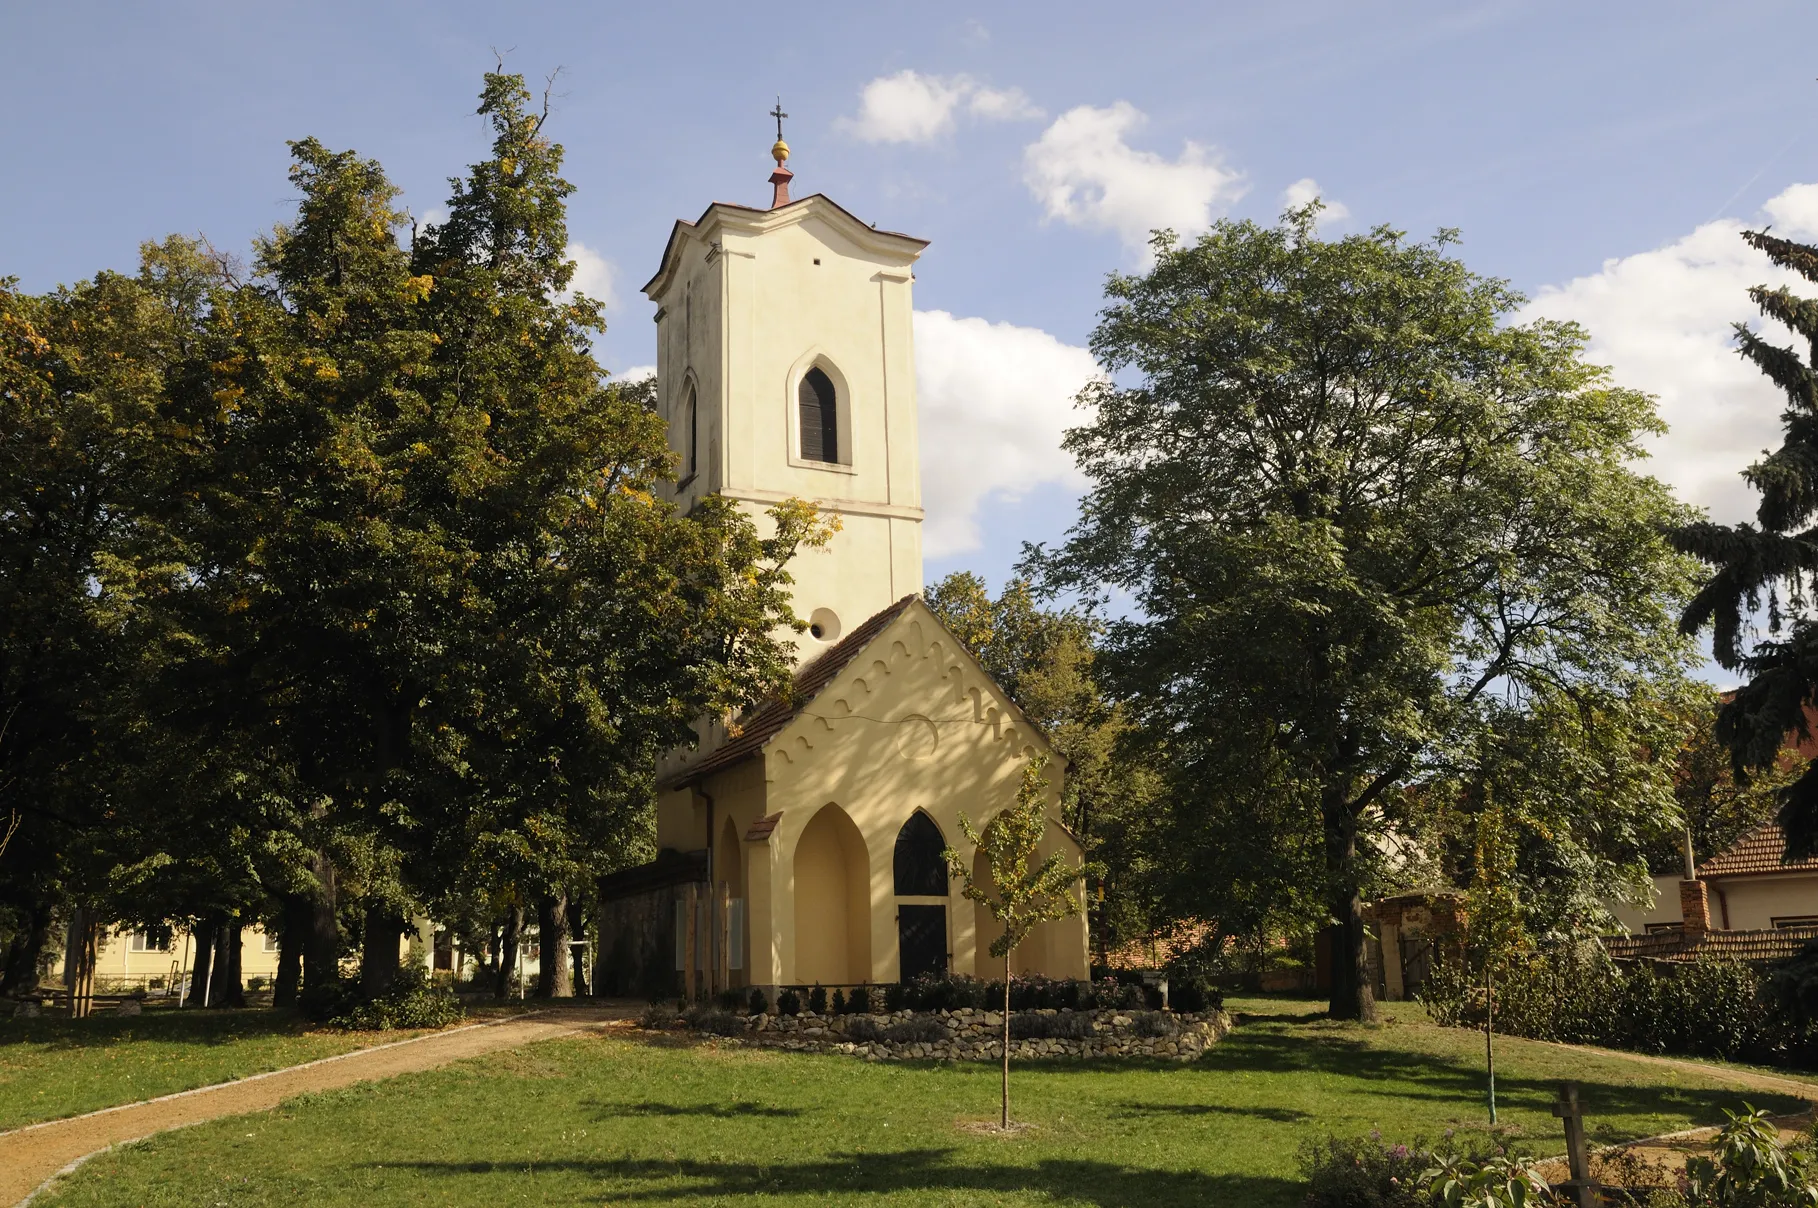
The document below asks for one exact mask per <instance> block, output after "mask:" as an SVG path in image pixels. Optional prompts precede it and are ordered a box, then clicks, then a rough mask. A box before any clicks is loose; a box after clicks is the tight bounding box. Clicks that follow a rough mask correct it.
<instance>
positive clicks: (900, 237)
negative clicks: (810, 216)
mask: <svg viewBox="0 0 1818 1208" xmlns="http://www.w3.org/2000/svg"><path fill="white" fill-rule="evenodd" d="M821 206H825V207H827V208H829V209H831V210H832V211H833V212H834V214H835V216H837V217H838V218H839V219H841V220H843V221H842V223H841V225H844V226H846V227H848V229H849V230H850V231H851V232H852V233H853V234H855V235H858V236H860V237H867V236H868V237H871V238H874V239H881V240H885V241H901V242H902V243H906V244H908V245H910V246H909V247H908V248H905V249H903V250H904V251H907V252H908V253H909V254H910V258H911V259H913V258H914V256H915V255H917V254H919V253H920V252H921V250H922V249H923V248H925V247H927V246H928V241H927V240H926V239H918V238H916V237H915V236H914V235H905V234H904V233H903V232H901V231H883V230H879V229H878V228H877V227H875V226H872V225H871V224H869V223H867V222H866V221H865V220H864V219H862V218H860V217H859V216H858V215H857V214H854V213H853V212H852V211H851V210H848V209H847V208H846V207H845V206H842V205H841V204H840V203H839V202H837V201H835V200H833V198H831V197H829V196H827V195H826V194H825V193H811V194H809V195H808V196H807V197H802V198H798V199H796V200H795V201H792V202H789V203H788V204H787V205H781V206H777V207H776V208H775V209H764V208H762V207H760V206H745V205H740V204H738V203H737V202H733V201H716V202H714V203H713V204H712V205H710V206H708V207H707V208H706V209H705V210H702V211H701V216H700V217H699V218H697V219H695V220H694V221H693V222H689V221H688V220H687V219H686V218H678V219H676V222H675V225H674V226H673V227H671V228H670V229H669V242H668V243H665V244H664V245H663V258H662V260H660V261H658V264H657V271H656V273H655V275H654V276H652V277H651V278H650V280H648V281H646V282H644V286H643V290H642V292H643V293H644V294H645V295H650V291H651V290H652V289H654V288H655V287H656V284H657V282H659V281H661V280H662V279H663V274H665V273H666V272H668V271H669V262H670V257H671V256H673V255H674V253H675V248H676V244H677V243H678V242H679V241H680V240H681V238H682V235H683V233H684V232H687V231H693V230H697V229H699V228H700V227H703V226H706V225H707V223H708V220H709V219H711V218H713V217H714V215H715V212H716V211H717V212H722V213H724V214H726V215H727V216H728V217H736V218H740V219H743V220H745V221H746V222H751V223H756V222H761V221H763V220H764V219H766V218H768V217H770V216H771V215H773V214H774V215H781V216H784V217H785V218H787V219H789V220H794V219H795V218H797V217H798V216H800V215H802V214H806V213H807V212H808V211H809V210H810V209H813V208H817V207H821ZM791 211H794V213H791Z"/></svg>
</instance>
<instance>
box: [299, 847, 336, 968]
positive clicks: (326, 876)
mask: <svg viewBox="0 0 1818 1208" xmlns="http://www.w3.org/2000/svg"><path fill="white" fill-rule="evenodd" d="M309 871H310V872H311V873H313V874H314V875H315V878H316V887H315V890H314V891H313V892H312V893H310V894H309V895H308V902H309V906H308V909H309V923H308V927H307V929H306V934H305V936H304V940H303V992H304V993H305V994H309V993H312V992H314V993H323V992H326V991H327V990H328V989H329V987H331V986H333V985H334V984H335V983H336V982H338V981H340V980H341V925H340V923H339V922H338V921H337V920H336V918H335V910H336V905H337V903H336V896H337V886H336V884H335V866H334V862H333V861H332V860H330V859H329V858H328V853H327V852H320V851H319V852H313V853H311V855H310V859H309Z"/></svg>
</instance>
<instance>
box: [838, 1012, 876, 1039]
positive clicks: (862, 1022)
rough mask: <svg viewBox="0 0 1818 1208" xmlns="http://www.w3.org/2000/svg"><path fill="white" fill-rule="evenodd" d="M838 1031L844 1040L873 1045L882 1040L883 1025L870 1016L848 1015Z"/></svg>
mask: <svg viewBox="0 0 1818 1208" xmlns="http://www.w3.org/2000/svg"><path fill="white" fill-rule="evenodd" d="M840 1030H841V1031H842V1032H844V1033H845V1035H846V1039H848V1040H852V1041H857V1042H858V1043H860V1044H875V1043H876V1042H878V1041H880V1040H882V1039H883V1038H884V1025H883V1024H881V1023H879V1022H878V1021H877V1020H876V1019H875V1018H874V1017H873V1016H871V1015H849V1016H847V1017H846V1024H845V1026H844V1027H843V1028H841V1029H840Z"/></svg>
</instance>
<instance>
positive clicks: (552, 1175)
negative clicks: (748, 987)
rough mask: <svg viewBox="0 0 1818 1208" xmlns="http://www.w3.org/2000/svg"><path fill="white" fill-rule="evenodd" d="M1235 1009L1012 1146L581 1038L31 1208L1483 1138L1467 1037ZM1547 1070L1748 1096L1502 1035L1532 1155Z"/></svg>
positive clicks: (1655, 1126)
mask: <svg viewBox="0 0 1818 1208" xmlns="http://www.w3.org/2000/svg"><path fill="white" fill-rule="evenodd" d="M1234 1005H1236V1006H1237V1007H1238V1008H1239V1009H1240V1010H1243V1009H1249V1010H1251V1011H1252V1012H1254V1013H1255V1015H1256V1016H1260V1017H1255V1018H1252V1020H1251V1021H1250V1022H1247V1023H1246V1024H1245V1025H1244V1026H1242V1027H1241V1028H1239V1030H1238V1031H1237V1032H1236V1033H1234V1034H1233V1035H1232V1036H1230V1037H1228V1038H1227V1039H1226V1040H1225V1041H1224V1042H1223V1043H1221V1044H1220V1045H1219V1046H1218V1047H1217V1048H1216V1049H1214V1050H1213V1051H1212V1053H1211V1054H1210V1055H1208V1056H1207V1057H1206V1058H1205V1059H1204V1060H1202V1061H1199V1062H1197V1063H1195V1064H1193V1065H1188V1066H1180V1065H1173V1064H1161V1063H1154V1064H1148V1063H1109V1062H1101V1063H1077V1062H1073V1063H1067V1062H1056V1063H1047V1064H1036V1063H1030V1064H1025V1065H1023V1066H1021V1067H1020V1068H1019V1069H1017V1070H1016V1071H1015V1072H1013V1074H1012V1088H1011V1091H1012V1096H1013V1098H1012V1105H1013V1114H1014V1115H1015V1116H1016V1117H1017V1118H1018V1119H1020V1120H1025V1121H1028V1122H1030V1123H1032V1124H1033V1125H1034V1127H1033V1128H1032V1129H1030V1130H1029V1131H1027V1132H1025V1133H1023V1134H1021V1135H1020V1136H1018V1137H1015V1138H1010V1139H1006V1138H1000V1137H994V1136H985V1135H978V1134H976V1133H974V1132H969V1131H967V1130H966V1128H965V1127H964V1126H965V1124H967V1123H968V1122H971V1121H979V1120H988V1119H991V1118H993V1117H994V1116H995V1113H996V1105H997V1072H996V1069H995V1067H992V1066H989V1065H961V1066H939V1065H933V1064H919V1065H918V1064H867V1063H864V1062H861V1061H856V1060H853V1059H852V1058H848V1057H838V1056H817V1055H806V1054H785V1053H779V1052H774V1051H758V1050H750V1049H740V1048H719V1047H716V1046H714V1045H711V1044H704V1045H694V1044H684V1043H675V1042H671V1043H662V1042H658V1041H651V1040H641V1039H627V1038H614V1037H584V1038H576V1039H568V1040H560V1041H551V1042H547V1043H544V1044H540V1045H535V1046H532V1047H529V1048H525V1049H520V1050H516V1051H513V1052H508V1053H500V1054H494V1055H492V1056H489V1057H484V1058H479V1059H476V1060H473V1061H470V1062H465V1063H462V1064H460V1065H456V1066H451V1067H448V1068H446V1069H442V1070H437V1071H432V1072H429V1073H425V1074H416V1075H410V1076H408V1077H404V1078H399V1079H396V1080H393V1081H390V1082H386V1083H380V1084H369V1085H365V1086H360V1087H355V1088H350V1089H347V1090H343V1091H336V1092H333V1093H329V1094H323V1095H316V1096H308V1097H305V1098H301V1099H298V1100H295V1101H293V1102H291V1103H288V1104H286V1105H285V1106H284V1107H282V1108H280V1109H279V1110H277V1111H274V1112H268V1113H264V1114H261V1115H256V1116H247V1117H240V1118H238V1119H232V1120H221V1121H216V1122H214V1123H212V1124H207V1125H203V1126H200V1127H197V1128H191V1129H185V1130H183V1131H181V1132H177V1133H172V1134H168V1135H165V1136H163V1137H159V1138H155V1139H153V1140H150V1141H147V1142H144V1143H141V1144H139V1145H136V1146H132V1147H130V1148H127V1149H123V1150H118V1151H115V1152H112V1153H109V1154H105V1155H102V1156H101V1157H99V1158H97V1159H95V1160H94V1161H92V1162H90V1163H89V1164H87V1165H86V1166H84V1167H83V1168H82V1169H80V1170H79V1171H77V1172H76V1173H75V1174H74V1175H72V1176H71V1177H70V1178H69V1179H68V1180H67V1181H66V1182H64V1183H63V1184H61V1185H60V1186H59V1188H58V1189H57V1191H56V1192H55V1193H54V1194H51V1195H49V1196H47V1197H45V1198H42V1199H40V1200H38V1201H35V1202H36V1203H38V1204H40V1205H42V1206H44V1208H50V1206H51V1205H55V1206H57V1208H75V1206H77V1205H85V1206H86V1205H126V1204H134V1205H139V1204H143V1205H175V1204H195V1203H206V1204H216V1205H231V1206H233V1208H252V1206H259V1205H272V1206H278V1205H283V1206H285V1208H289V1206H290V1205H294V1204H297V1203H309V1204H361V1205H418V1204H452V1205H486V1206H487V1208H492V1206H494V1205H509V1204H551V1205H571V1204H572V1205H598V1204H601V1203H606V1204H614V1205H623V1204H666V1203H676V1204H709V1205H712V1204H718V1205H729V1204H736V1205H753V1206H755V1205H765V1206H788V1205H805V1204H816V1205H821V1204H863V1205H892V1206H896V1205H904V1206H907V1205H981V1204H996V1205H1036V1204H1041V1205H1071V1206H1079V1208H1085V1206H1094V1208H1170V1206H1173V1205H1195V1206H1199V1205H1209V1204H1216V1205H1221V1206H1222V1205H1258V1206H1262V1208H1276V1206H1280V1208H1289V1206H1291V1205H1296V1204H1298V1202H1299V1197H1300V1194H1301V1193H1300V1187H1299V1184H1298V1178H1297V1172H1296V1166H1295V1153H1296V1151H1297V1149H1298V1148H1299V1147H1300V1145H1301V1144H1302V1143H1303V1142H1305V1141H1307V1140H1310V1139H1313V1138H1317V1137H1319V1136H1321V1135H1324V1134H1326V1133H1339V1134H1353V1133H1359V1132H1363V1131H1366V1130H1368V1129H1371V1128H1379V1129H1381V1130H1382V1132H1383V1134H1384V1135H1385V1136H1388V1137H1391V1138H1398V1139H1411V1138H1413V1137H1415V1136H1417V1135H1421V1134H1425V1135H1427V1136H1437V1135H1438V1134H1440V1133H1441V1132H1443V1130H1445V1129H1446V1128H1449V1127H1454V1128H1477V1127H1481V1124H1480V1122H1481V1121H1482V1120H1483V1118H1484V1111H1483V1106H1482V1082H1483V1079H1482V1074H1481V1066H1480V1063H1481V1051H1480V1049H1479V1048H1478V1044H1479V1043H1480V1042H1479V1041H1478V1040H1477V1038H1475V1037H1474V1036H1473V1035H1472V1034H1470V1033H1460V1032H1453V1031H1447V1030H1443V1029H1439V1028H1436V1027H1433V1026H1432V1025H1431V1024H1428V1023H1426V1022H1424V1020H1422V1019H1420V1018H1419V1016H1418V1014H1417V1013H1403V1014H1401V1015H1398V1016H1397V1017H1396V1019H1397V1022H1391V1023H1386V1024H1382V1025H1378V1026H1374V1027H1359V1026H1355V1025H1344V1024H1334V1023H1329V1022H1327V1021H1325V1020H1323V1019H1319V1018H1317V1017H1316V1016H1314V1015H1312V1014H1310V1013H1309V1009H1308V1008H1307V1007H1305V1006H1296V1005H1294V1004H1284V1003H1282V1002H1281V1001H1280V1000H1264V1001H1256V1000H1246V1001H1242V1002H1238V1003H1236V1004H1234ZM1568 1077H1569V1078H1575V1079H1576V1080H1577V1081H1578V1082H1579V1084H1580V1086H1581V1088H1582V1096H1583V1099H1584V1102H1585V1103H1586V1105H1587V1107H1588V1110H1589V1112H1590V1119H1589V1126H1590V1129H1591V1132H1592V1134H1593V1136H1594V1137H1595V1138H1596V1139H1598V1140H1600V1141H1611V1140H1618V1139H1627V1138H1631V1137H1636V1136H1643V1135H1649V1134H1652V1133H1657V1132H1663V1131H1667V1130H1671V1129H1677V1128H1683V1127H1687V1126H1690V1125H1694V1124H1703V1123H1714V1122H1716V1121H1718V1120H1719V1119H1720V1118H1721V1117H1720V1113H1719V1109H1720V1108H1721V1107H1723V1106H1733V1105H1734V1104H1735V1103H1737V1102H1739V1101H1740V1100H1741V1099H1742V1098H1743V1097H1744V1095H1743V1094H1742V1093H1740V1092H1736V1091H1731V1090H1728V1089H1720V1088H1721V1084H1720V1083H1719V1082H1718V1081H1717V1080H1716V1079H1715V1078H1714V1077H1713V1076H1711V1075H1708V1074H1706V1073H1704V1072H1703V1071H1698V1070H1682V1069H1676V1068H1672V1067H1667V1066H1660V1065H1655V1064H1647V1063H1643V1062H1639V1061H1635V1060H1631V1059H1628V1058H1624V1057H1620V1056H1606V1055H1603V1054H1599V1053H1591V1052H1574V1051H1571V1050H1565V1049H1560V1048H1556V1047H1553V1046H1547V1045H1538V1044H1532V1043H1528V1042H1523V1041H1517V1040H1508V1041H1503V1042H1501V1043H1500V1045H1499V1050H1498V1078H1497V1082H1498V1088H1499V1091H1500V1096H1499V1101H1500V1103H1501V1105H1502V1107H1503V1119H1504V1121H1505V1122H1508V1123H1510V1124H1512V1125H1513V1126H1514V1127H1515V1128H1516V1129H1517V1130H1519V1132H1520V1133H1522V1134H1524V1135H1525V1136H1526V1137H1527V1138H1528V1140H1529V1143H1530V1144H1531V1145H1532V1147H1533V1148H1534V1149H1535V1150H1536V1151H1537V1152H1541V1153H1550V1152H1552V1151H1554V1150H1557V1149H1559V1148H1561V1147H1562V1146H1561V1143H1560V1141H1559V1139H1558V1132H1557V1129H1558V1122H1557V1121H1556V1120H1554V1119H1553V1117H1552V1116H1551V1114H1550V1112H1549V1106H1550V1104H1551V1102H1552V1100H1553V1096H1554V1093H1555V1089H1556V1085H1557V1082H1558V1081H1559V1080H1560V1079H1563V1078H1568ZM1747 1097H1748V1098H1750V1099H1751V1100H1753V1101H1754V1102H1756V1103H1757V1104H1758V1105H1760V1106H1767V1107H1772V1108H1774V1109H1776V1110H1786V1109H1789V1108H1791V1107H1792V1106H1793V1102H1792V1101H1791V1100H1786V1099H1777V1098H1775V1097H1773V1096H1768V1095H1761V1094H1750V1095H1748V1096H1747Z"/></svg>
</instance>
